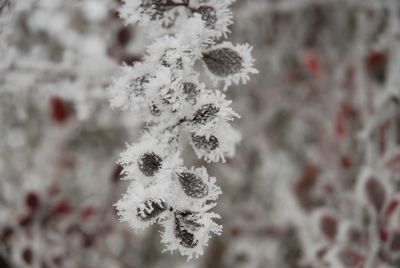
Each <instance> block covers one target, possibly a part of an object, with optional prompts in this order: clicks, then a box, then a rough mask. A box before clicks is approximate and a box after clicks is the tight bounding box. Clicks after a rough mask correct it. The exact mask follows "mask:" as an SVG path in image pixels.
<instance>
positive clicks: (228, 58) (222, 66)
mask: <svg viewBox="0 0 400 268" xmlns="http://www.w3.org/2000/svg"><path fill="white" fill-rule="evenodd" d="M203 61H204V62H205V63H206V65H207V68H208V70H210V72H211V73H213V74H214V75H216V76H219V77H228V76H230V75H234V74H237V73H239V72H241V70H242V68H243V66H242V65H243V58H242V57H241V56H240V55H239V53H237V52H236V51H235V50H233V49H231V48H227V47H222V48H217V49H213V50H210V51H207V52H206V53H204V54H203Z"/></svg>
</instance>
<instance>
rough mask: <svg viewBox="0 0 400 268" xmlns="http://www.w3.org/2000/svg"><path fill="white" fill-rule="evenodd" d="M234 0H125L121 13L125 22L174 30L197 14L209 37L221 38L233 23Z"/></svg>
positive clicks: (177, 29)
mask: <svg viewBox="0 0 400 268" xmlns="http://www.w3.org/2000/svg"><path fill="white" fill-rule="evenodd" d="M232 2H234V0H191V1H184V0H137V1H132V0H124V3H123V5H122V7H121V9H120V15H121V17H122V18H123V19H124V20H125V21H126V23H131V24H135V23H140V24H141V25H145V26H152V27H154V28H162V29H164V30H165V29H172V30H175V31H179V30H180V27H181V25H185V24H186V23H187V20H190V19H191V18H193V17H194V16H196V15H198V16H200V17H201V18H202V20H203V21H204V22H205V26H206V27H207V29H209V34H210V36H213V37H214V38H218V37H221V36H226V34H227V33H228V32H229V30H228V26H229V25H230V24H232V22H233V21H232V13H231V11H230V10H229V9H228V8H229V5H230V4H231V3H232Z"/></svg>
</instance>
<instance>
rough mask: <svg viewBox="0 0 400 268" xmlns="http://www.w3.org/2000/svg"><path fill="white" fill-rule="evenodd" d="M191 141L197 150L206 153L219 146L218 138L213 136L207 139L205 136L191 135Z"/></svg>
mask: <svg viewBox="0 0 400 268" xmlns="http://www.w3.org/2000/svg"><path fill="white" fill-rule="evenodd" d="M192 141H193V144H194V146H195V147H196V148H197V149H199V150H203V151H206V152H207V153H210V152H211V151H214V150H215V149H217V148H218V146H219V141H218V138H217V137H215V136H214V135H211V136H210V137H208V138H207V137H206V136H197V135H195V134H192Z"/></svg>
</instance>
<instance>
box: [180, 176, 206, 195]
mask: <svg viewBox="0 0 400 268" xmlns="http://www.w3.org/2000/svg"><path fill="white" fill-rule="evenodd" d="M178 177H179V182H180V184H181V186H182V189H183V191H184V192H185V194H186V195H187V196H189V197H192V198H203V197H205V196H206V195H207V194H208V186H207V184H205V183H204V181H203V180H202V179H201V178H200V177H199V176H197V175H196V174H193V173H191V172H182V173H180V174H178Z"/></svg>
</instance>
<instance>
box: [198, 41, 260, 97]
mask: <svg viewBox="0 0 400 268" xmlns="http://www.w3.org/2000/svg"><path fill="white" fill-rule="evenodd" d="M251 49H252V48H251V47H250V46H249V45H237V46H234V45H232V43H229V42H224V43H222V44H219V45H217V46H214V47H212V48H211V49H209V50H207V51H204V52H203V58H202V60H203V62H204V64H205V65H206V67H207V73H208V74H209V75H210V77H211V78H212V79H213V80H214V81H216V82H218V81H223V82H225V86H224V90H226V89H227V88H228V87H229V86H230V85H231V84H232V83H235V84H238V83H239V82H240V81H242V82H243V83H246V82H247V80H249V74H255V73H258V71H257V70H256V69H255V68H254V67H253V62H254V59H253V58H252V57H251Z"/></svg>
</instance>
